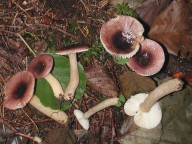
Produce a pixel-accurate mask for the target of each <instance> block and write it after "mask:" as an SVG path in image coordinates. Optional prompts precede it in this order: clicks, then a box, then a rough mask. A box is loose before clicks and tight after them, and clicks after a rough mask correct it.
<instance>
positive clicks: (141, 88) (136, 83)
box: [119, 71, 156, 98]
mask: <svg viewBox="0 0 192 144" xmlns="http://www.w3.org/2000/svg"><path fill="white" fill-rule="evenodd" d="M119 81H120V86H121V89H122V92H123V94H124V95H125V97H126V98H129V97H130V96H131V95H135V94H137V93H142V92H149V91H151V90H153V89H155V87H156V84H155V82H154V81H153V80H152V79H151V78H149V77H144V76H140V75H138V74H136V73H135V72H131V71H126V72H125V73H124V74H123V75H121V76H120V77H119Z"/></svg>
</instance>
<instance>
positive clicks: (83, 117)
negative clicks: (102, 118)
mask: <svg viewBox="0 0 192 144" xmlns="http://www.w3.org/2000/svg"><path fill="white" fill-rule="evenodd" d="M118 100H119V98H109V99H106V100H104V101H102V102H101V103H99V104H97V105H96V106H94V107H92V108H91V109H89V110H88V111H87V112H85V113H83V112H82V111H80V110H78V109H76V110H74V115H75V116H76V118H77V120H78V121H79V123H80V124H81V126H82V127H83V128H84V129H85V130H88V129H89V120H88V119H89V117H90V116H92V115H93V114H95V113H96V112H98V111H100V110H102V109H104V108H107V107H109V106H112V105H116V104H117V103H118Z"/></svg>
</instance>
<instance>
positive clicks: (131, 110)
mask: <svg viewBox="0 0 192 144" xmlns="http://www.w3.org/2000/svg"><path fill="white" fill-rule="evenodd" d="M147 96H148V94H146V93H139V94H136V95H134V96H131V98H130V99H128V100H127V101H126V103H125V105H124V111H125V113H126V114H127V115H129V116H134V115H135V114H136V113H137V111H138V110H139V106H140V104H141V103H142V102H144V100H145V98H146V97H147Z"/></svg>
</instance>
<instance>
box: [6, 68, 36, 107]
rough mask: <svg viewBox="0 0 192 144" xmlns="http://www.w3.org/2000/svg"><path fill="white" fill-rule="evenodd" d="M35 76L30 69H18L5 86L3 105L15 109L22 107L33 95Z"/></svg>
mask: <svg viewBox="0 0 192 144" xmlns="http://www.w3.org/2000/svg"><path fill="white" fill-rule="evenodd" d="M34 86H35V77H34V75H33V74H32V73H31V72H30V71H20V72H17V73H16V74H15V75H13V76H12V77H11V78H10V79H9V81H8V82H7V85H6V87H5V98H4V102H3V106H4V107H6V108H8V109H11V110H15V109H17V108H23V107H24V106H25V105H26V104H27V103H28V102H29V100H30V99H31V98H32V96H33V92H34Z"/></svg>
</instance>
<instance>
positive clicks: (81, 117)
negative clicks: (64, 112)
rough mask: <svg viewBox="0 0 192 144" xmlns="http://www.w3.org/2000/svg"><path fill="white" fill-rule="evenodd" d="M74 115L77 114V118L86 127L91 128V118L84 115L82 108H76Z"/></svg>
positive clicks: (86, 128)
mask: <svg viewBox="0 0 192 144" xmlns="http://www.w3.org/2000/svg"><path fill="white" fill-rule="evenodd" d="M74 115H75V116H76V118H77V120H78V121H79V123H80V125H81V126H82V127H83V128H84V129H85V130H88V129H89V120H88V119H87V118H85V117H84V114H83V112H82V111H80V110H77V109H76V110H74Z"/></svg>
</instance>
